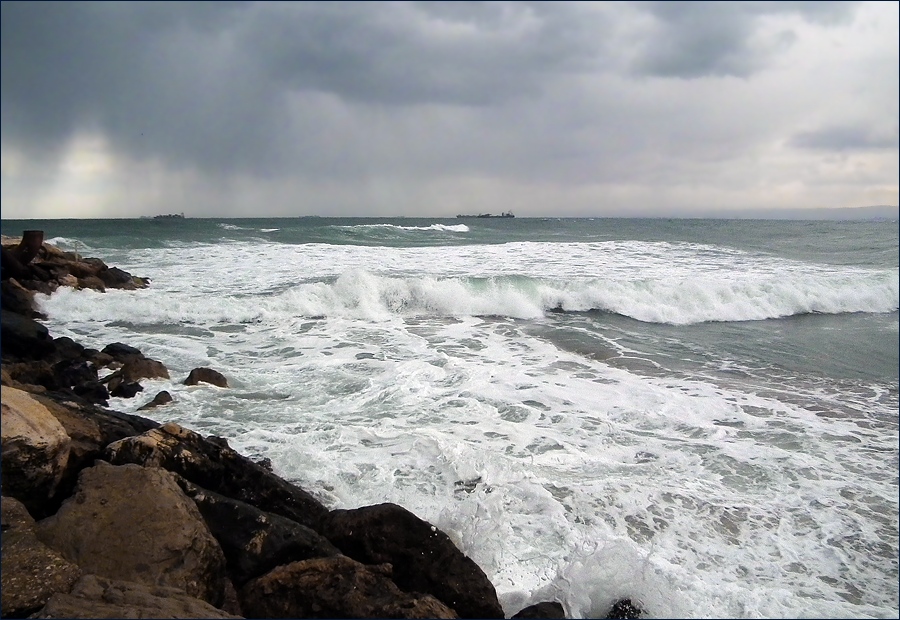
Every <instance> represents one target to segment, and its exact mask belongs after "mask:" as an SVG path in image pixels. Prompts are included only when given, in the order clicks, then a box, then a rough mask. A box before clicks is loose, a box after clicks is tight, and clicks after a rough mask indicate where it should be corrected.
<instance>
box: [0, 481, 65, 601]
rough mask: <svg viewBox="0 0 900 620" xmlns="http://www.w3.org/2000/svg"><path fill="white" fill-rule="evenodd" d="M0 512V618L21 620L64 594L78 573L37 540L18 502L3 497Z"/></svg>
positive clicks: (32, 523) (29, 521)
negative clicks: (0, 565)
mask: <svg viewBox="0 0 900 620" xmlns="http://www.w3.org/2000/svg"><path fill="white" fill-rule="evenodd" d="M0 512H2V528H3V537H2V538H0V541H2V551H0V562H2V569H3V570H2V571H0V582H2V583H0V585H2V589H0V603H2V605H0V606H2V614H3V617H4V618H10V617H12V618H24V617H26V616H28V614H31V613H34V612H35V611H37V610H38V609H40V608H41V607H42V606H43V605H44V604H45V603H46V602H47V601H48V600H49V599H50V597H51V596H52V595H53V594H54V593H55V592H68V591H69V590H70V589H71V587H72V585H73V584H74V583H75V581H76V580H77V579H78V578H79V577H80V576H81V570H80V569H79V568H78V567H77V566H75V565H74V564H72V563H71V562H68V561H67V560H66V559H65V558H63V557H62V556H61V555H59V554H58V553H56V552H55V551H53V550H52V549H50V548H49V547H47V545H45V544H44V543H42V542H41V541H39V540H38V539H37V537H36V536H35V535H34V519H32V518H31V515H29V514H28V510H26V508H25V506H24V505H23V504H22V503H21V502H19V501H17V500H15V499H13V498H11V497H3V498H2V510H0Z"/></svg>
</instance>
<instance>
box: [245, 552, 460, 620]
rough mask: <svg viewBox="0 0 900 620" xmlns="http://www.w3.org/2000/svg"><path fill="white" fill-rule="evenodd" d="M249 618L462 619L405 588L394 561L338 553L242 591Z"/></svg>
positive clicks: (286, 569)
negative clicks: (394, 576)
mask: <svg viewBox="0 0 900 620" xmlns="http://www.w3.org/2000/svg"><path fill="white" fill-rule="evenodd" d="M239 597H240V601H241V609H243V611H244V614H245V615H246V616H247V617H248V618H456V617H457V615H456V613H454V611H453V610H452V609H449V608H448V607H447V606H446V605H444V604H443V603H441V602H440V601H439V600H437V599H436V598H434V597H433V596H431V595H428V594H420V593H409V592H403V591H401V590H400V589H399V588H398V587H397V586H396V584H395V583H394V582H393V581H392V580H391V567H390V566H388V565H380V566H366V565H364V564H361V563H359V562H356V561H354V560H352V559H350V558H348V557H345V556H340V555H339V556H333V557H328V558H317V559H314V560H305V561H303V562H294V563H292V564H288V565H286V566H279V567H278V568H276V569H274V570H273V571H271V572H269V573H267V574H266V575H264V576H262V577H259V578H257V579H254V580H252V581H250V582H249V583H247V584H246V585H245V586H244V587H243V588H241V590H240V592H239Z"/></svg>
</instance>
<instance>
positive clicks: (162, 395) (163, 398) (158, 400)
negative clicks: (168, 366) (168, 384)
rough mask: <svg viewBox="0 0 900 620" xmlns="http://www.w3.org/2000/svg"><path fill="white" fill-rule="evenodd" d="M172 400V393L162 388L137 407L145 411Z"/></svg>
mask: <svg viewBox="0 0 900 620" xmlns="http://www.w3.org/2000/svg"><path fill="white" fill-rule="evenodd" d="M171 402H172V395H171V394H169V393H168V392H167V391H165V390H163V391H162V392H159V393H158V394H157V395H156V396H154V397H153V400H151V401H150V402H149V403H146V404H143V405H141V406H140V407H138V411H145V410H147V409H153V408H154V407H159V406H161V405H167V404H169V403H171Z"/></svg>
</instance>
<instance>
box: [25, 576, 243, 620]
mask: <svg viewBox="0 0 900 620" xmlns="http://www.w3.org/2000/svg"><path fill="white" fill-rule="evenodd" d="M31 617H32V618H240V616H233V615H231V614H229V613H226V612H224V611H222V610H221V609H216V608H215V607H213V606H212V605H210V604H209V603H206V602H204V601H201V600H200V599H197V598H194V597H192V596H188V595H187V594H185V592H184V591H183V590H179V589H178V588H171V587H165V586H152V585H144V584H139V583H134V582H129V581H118V580H113V579H105V578H103V577H99V576H97V575H85V576H84V577H82V578H81V579H80V580H79V581H78V582H77V583H76V584H75V586H74V588H73V589H72V592H71V594H54V595H53V596H52V597H51V598H50V601H49V602H48V603H47V605H46V606H45V607H44V608H43V609H41V610H40V612H39V613H37V614H35V615H33V616H31Z"/></svg>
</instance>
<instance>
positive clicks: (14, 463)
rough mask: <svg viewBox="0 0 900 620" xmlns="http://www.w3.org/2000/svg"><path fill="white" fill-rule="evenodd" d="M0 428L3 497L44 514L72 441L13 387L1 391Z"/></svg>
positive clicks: (50, 416)
mask: <svg viewBox="0 0 900 620" xmlns="http://www.w3.org/2000/svg"><path fill="white" fill-rule="evenodd" d="M0 425H2V433H0V434H2V467H3V478H2V480H3V487H2V488H3V495H6V496H9V497H14V498H16V499H18V500H19V501H21V502H22V503H23V504H25V506H27V507H28V510H29V511H30V512H31V513H32V514H38V515H40V514H43V510H44V509H45V507H46V506H47V504H48V503H49V502H50V501H51V500H52V498H53V495H54V493H55V491H56V487H57V485H58V484H59V482H60V480H61V479H62V476H63V473H64V471H65V469H66V465H67V464H68V460H69V448H70V445H71V440H70V439H69V436H68V435H67V434H66V431H65V429H64V428H63V427H62V425H61V424H60V423H59V422H58V421H57V419H56V418H55V417H53V414H51V413H50V412H49V411H48V410H47V408H46V407H45V406H44V405H42V404H41V403H40V402H38V401H37V400H35V398H34V397H33V396H31V395H30V394H28V393H27V392H23V391H22V390H19V389H16V388H13V387H5V388H3V391H2V416H0Z"/></svg>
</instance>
